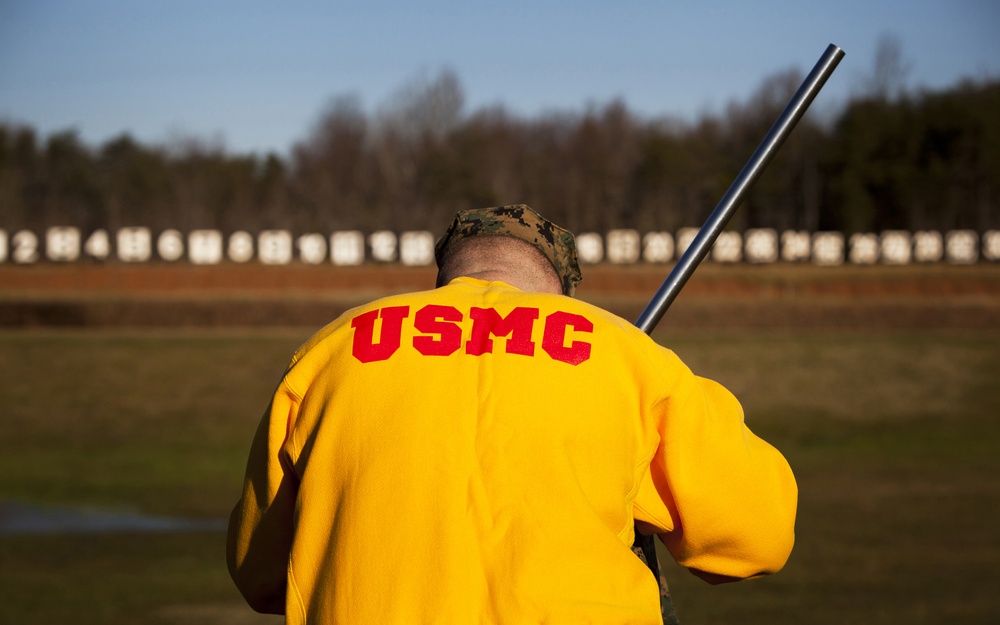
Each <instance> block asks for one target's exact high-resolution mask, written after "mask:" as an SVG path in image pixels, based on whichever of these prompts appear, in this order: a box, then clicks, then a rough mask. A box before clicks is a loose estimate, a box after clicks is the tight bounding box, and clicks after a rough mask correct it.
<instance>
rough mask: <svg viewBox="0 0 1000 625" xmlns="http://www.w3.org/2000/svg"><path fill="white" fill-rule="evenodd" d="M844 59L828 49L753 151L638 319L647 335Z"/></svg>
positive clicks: (640, 327)
mask: <svg viewBox="0 0 1000 625" xmlns="http://www.w3.org/2000/svg"><path fill="white" fill-rule="evenodd" d="M843 57H844V51H843V50H841V49H840V48H838V47H837V46H835V45H833V44H832V43H831V44H830V45H829V46H827V48H826V52H824V53H823V56H822V57H820V59H819V61H818V62H817V63H816V66H815V67H813V69H812V71H811V72H809V75H808V76H806V79H805V81H803V83H802V85H801V86H800V87H799V90H798V91H796V92H795V95H794V96H792V99H791V100H790V101H789V102H788V106H786V107H785V110H784V111H783V112H782V113H781V115H780V116H779V117H778V119H777V121H775V122H774V125H773V126H771V129H770V130H769V131H768V133H767V136H765V137H764V140H763V141H761V142H760V145H758V146H757V150H756V151H754V153H753V156H751V157H750V160H749V161H747V164H746V165H744V166H743V169H742V170H741V171H740V173H739V175H738V176H737V177H736V180H734V181H733V184H732V185H730V187H729V190H728V191H726V194H725V195H724V196H723V197H722V200H720V201H719V203H718V205H716V207H715V210H713V211H712V214H711V215H710V216H709V218H708V221H706V222H705V225H704V226H702V227H701V230H699V231H698V236H696V237H695V238H694V241H692V242H691V245H690V247H688V248H687V250H685V251H684V254H682V255H681V258H680V260H679V261H677V264H676V265H674V268H673V269H672V270H671V272H670V274H669V275H668V276H667V279H666V280H664V281H663V284H662V285H661V286H660V289H659V290H658V291H657V292H656V295H654V296H653V299H652V300H650V302H649V304H647V305H646V309H645V310H643V311H642V314H641V315H639V318H638V319H637V320H636V322H635V325H636V326H637V327H638V328H639V329H640V330H642V331H643V332H645V333H646V334H651V333H652V332H653V328H655V327H656V324H657V323H659V322H660V319H661V318H662V317H663V314H664V313H666V312H667V308H669V307H670V304H672V303H673V301H674V300H675V299H676V298H677V295H678V294H679V293H680V292H681V289H682V288H684V285H685V284H686V283H687V281H688V279H689V278H690V277H691V274H693V273H694V270H695V269H696V268H697V267H698V264H699V263H701V261H702V260H703V259H704V258H705V256H707V255H708V251H709V250H710V249H711V248H712V244H714V243H715V240H716V239H717V238H718V237H719V234H720V233H722V231H723V230H724V229H725V227H726V224H727V223H728V222H729V219H730V217H732V216H733V213H735V212H736V209H737V207H739V205H740V202H742V201H743V198H744V196H746V194H747V192H748V191H749V190H750V187H752V186H753V184H754V182H756V181H757V178H759V177H760V174H761V172H762V171H763V170H764V167H766V166H767V164H768V163H769V162H770V161H771V158H772V157H773V156H774V155H775V153H776V152H777V151H778V148H780V147H781V144H782V143H784V141H785V139H786V138H787V137H788V135H789V133H790V132H791V131H792V128H794V127H795V124H797V123H798V121H799V119H801V118H802V116H803V115H804V114H805V112H806V109H807V108H809V105H810V104H811V103H812V101H813V99H814V98H815V97H816V94H818V93H819V90H820V89H822V88H823V85H824V84H825V83H826V80H827V79H828V78H829V77H830V75H831V74H832V73H833V70H835V69H836V68H837V64H838V63H840V59H842V58H843Z"/></svg>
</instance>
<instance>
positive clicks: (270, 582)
mask: <svg viewBox="0 0 1000 625" xmlns="http://www.w3.org/2000/svg"><path fill="white" fill-rule="evenodd" d="M298 406H299V398H298V397H297V396H296V395H295V394H294V393H293V392H292V391H291V390H290V389H289V388H288V387H287V385H286V384H285V383H284V382H283V383H282V384H281V386H279V388H278V390H277V391H276V392H275V395H274V397H273V399H272V400H271V405H270V406H269V407H268V409H267V411H266V412H265V413H264V417H263V418H262V419H261V422H260V425H259V427H258V428H257V432H256V434H255V435H254V439H253V443H252V444H251V446H250V457H249V460H248V461H247V470H246V478H245V480H244V483H243V495H242V497H241V498H240V500H239V502H237V504H236V507H235V508H234V509H233V512H232V515H231V516H230V518H229V532H228V536H227V540H226V560H227V563H228V565H229V573H230V575H231V576H232V578H233V581H234V582H235V583H236V586H237V588H239V590H240V592H241V593H242V594H243V596H244V598H245V599H246V601H247V603H249V604H250V607H252V608H253V609H254V610H256V611H258V612H265V613H270V614H284V612H285V589H286V585H287V573H288V559H289V553H290V551H291V545H292V532H293V516H294V513H295V500H296V494H297V491H298V478H297V476H296V474H295V471H294V469H293V468H292V466H291V464H290V462H289V460H288V458H287V456H286V454H285V452H284V451H283V450H284V446H285V443H286V439H287V436H288V432H289V430H290V427H291V424H292V423H293V422H294V418H295V414H296V412H297V410H298Z"/></svg>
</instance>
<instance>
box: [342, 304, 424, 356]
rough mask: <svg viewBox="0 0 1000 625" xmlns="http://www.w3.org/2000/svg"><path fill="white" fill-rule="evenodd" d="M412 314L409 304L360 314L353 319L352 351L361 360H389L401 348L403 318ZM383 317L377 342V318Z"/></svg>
mask: <svg viewBox="0 0 1000 625" xmlns="http://www.w3.org/2000/svg"><path fill="white" fill-rule="evenodd" d="M409 314H410V307H409V306H389V307H387V308H379V309H378V310H371V311H368V312H366V313H363V314H360V315H358V316H357V317H355V318H354V319H353V320H352V321H351V327H352V328H354V345H353V347H352V348H351V353H352V354H354V357H355V358H357V359H358V360H360V361H361V362H375V361H376V360H387V359H388V358H389V357H390V356H392V355H393V354H395V353H396V350H397V349H399V342H400V340H401V337H402V334H403V319H405V318H406V317H407V315H409ZM379 318H381V319H382V333H381V334H382V336H381V337H380V340H379V342H378V343H376V342H375V320H376V319H379Z"/></svg>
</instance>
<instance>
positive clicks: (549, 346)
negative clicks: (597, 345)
mask: <svg viewBox="0 0 1000 625" xmlns="http://www.w3.org/2000/svg"><path fill="white" fill-rule="evenodd" d="M568 327H572V328H573V329H574V330H576V331H577V332H593V331H594V323H593V322H592V321H591V320H590V319H587V318H586V317H584V316H583V315H575V314H573V313H568V312H562V311H559V312H554V313H552V314H551V315H549V316H548V317H546V318H545V333H544V334H543V335H542V349H544V350H545V353H547V354H548V355H549V356H552V357H553V358H554V359H556V360H561V361H563V362H568V363H569V364H571V365H578V364H580V363H581V362H583V361H584V360H587V359H588V358H590V343H585V342H583V341H573V342H572V343H570V344H569V345H566V328H568Z"/></svg>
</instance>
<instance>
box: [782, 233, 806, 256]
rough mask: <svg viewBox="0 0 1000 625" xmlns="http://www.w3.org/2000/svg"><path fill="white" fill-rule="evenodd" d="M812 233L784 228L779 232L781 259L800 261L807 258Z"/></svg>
mask: <svg viewBox="0 0 1000 625" xmlns="http://www.w3.org/2000/svg"><path fill="white" fill-rule="evenodd" d="M811 249H812V235H811V234H809V232H807V231H806V230H785V231H784V232H782V233H781V260H783V261H785V262H787V263H801V262H805V261H807V260H809V252H810V251H811Z"/></svg>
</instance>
